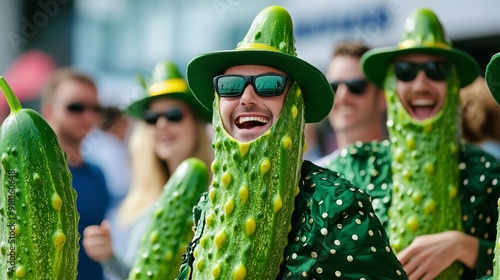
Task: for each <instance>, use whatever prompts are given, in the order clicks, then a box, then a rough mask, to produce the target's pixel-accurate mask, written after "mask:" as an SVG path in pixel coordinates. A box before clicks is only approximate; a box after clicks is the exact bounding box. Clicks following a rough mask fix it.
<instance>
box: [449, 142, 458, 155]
mask: <svg viewBox="0 0 500 280" xmlns="http://www.w3.org/2000/svg"><path fill="white" fill-rule="evenodd" d="M450 151H451V153H452V154H456V153H457V151H458V146H457V144H455V143H451V144H450Z"/></svg>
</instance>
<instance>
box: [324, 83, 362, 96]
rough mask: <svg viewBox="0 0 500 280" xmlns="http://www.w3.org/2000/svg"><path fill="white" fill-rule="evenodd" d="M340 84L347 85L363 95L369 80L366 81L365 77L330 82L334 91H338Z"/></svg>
mask: <svg viewBox="0 0 500 280" xmlns="http://www.w3.org/2000/svg"><path fill="white" fill-rule="evenodd" d="M340 84H344V85H346V86H347V88H348V89H349V91H350V92H352V93H353V94H355V95H362V94H363V93H364V92H365V90H366V86H368V82H366V80H363V79H355V80H350V81H335V82H331V83H330V86H331V87H332V89H333V92H337V88H338V87H339V85H340Z"/></svg>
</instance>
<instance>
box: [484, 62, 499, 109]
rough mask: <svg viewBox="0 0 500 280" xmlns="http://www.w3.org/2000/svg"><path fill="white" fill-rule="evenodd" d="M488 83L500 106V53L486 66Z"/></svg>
mask: <svg viewBox="0 0 500 280" xmlns="http://www.w3.org/2000/svg"><path fill="white" fill-rule="evenodd" d="M486 82H487V83H488V87H489V88H490V91H491V94H493V97H494V98H495V100H496V101H497V103H498V104H499V105H500V53H497V54H494V55H493V56H492V57H491V60H490V62H489V63H488V66H486Z"/></svg>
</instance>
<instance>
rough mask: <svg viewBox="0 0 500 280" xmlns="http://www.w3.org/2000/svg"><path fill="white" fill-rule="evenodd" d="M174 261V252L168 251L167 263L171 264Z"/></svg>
mask: <svg viewBox="0 0 500 280" xmlns="http://www.w3.org/2000/svg"><path fill="white" fill-rule="evenodd" d="M173 259H174V253H173V252H172V251H168V252H167V255H166V256H165V260H166V261H167V262H170V261H172V260H173Z"/></svg>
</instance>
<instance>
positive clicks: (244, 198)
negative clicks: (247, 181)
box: [239, 185, 248, 204]
mask: <svg viewBox="0 0 500 280" xmlns="http://www.w3.org/2000/svg"><path fill="white" fill-rule="evenodd" d="M239 195H240V200H241V203H243V204H245V203H246V202H247V200H248V187H247V186H245V185H243V186H241V188H240V191H239Z"/></svg>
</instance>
